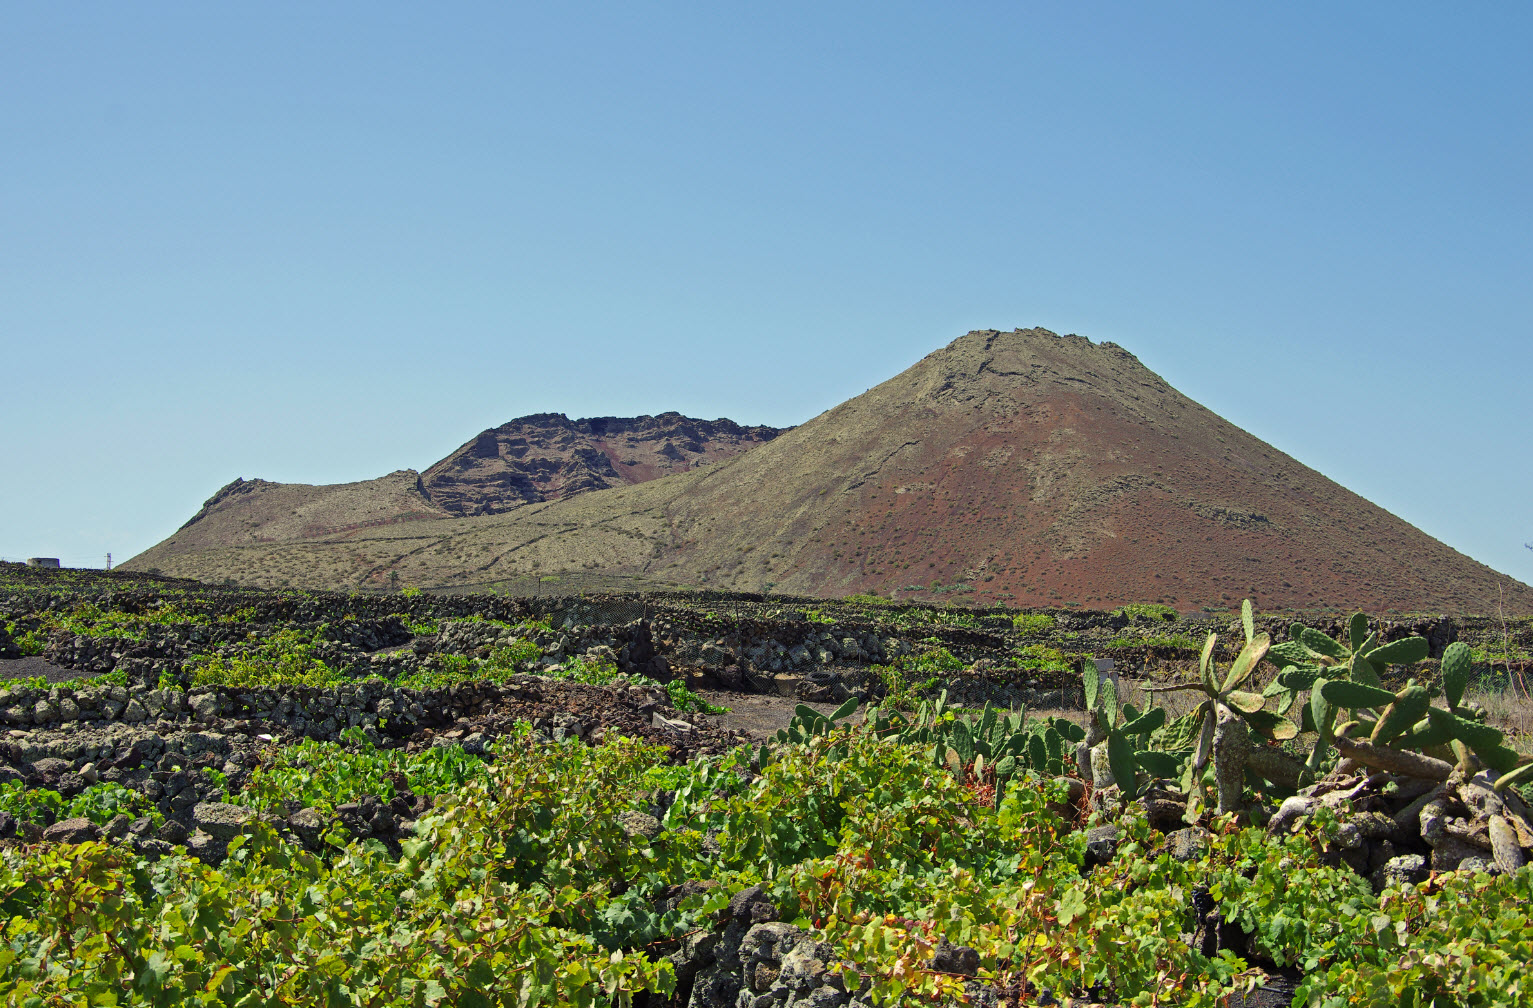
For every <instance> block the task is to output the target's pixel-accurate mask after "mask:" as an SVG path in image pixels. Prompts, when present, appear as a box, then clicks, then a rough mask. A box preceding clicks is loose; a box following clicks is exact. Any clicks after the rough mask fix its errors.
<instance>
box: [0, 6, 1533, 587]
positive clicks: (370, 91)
mask: <svg viewBox="0 0 1533 1008" xmlns="http://www.w3.org/2000/svg"><path fill="white" fill-rule="evenodd" d="M0 12H3V20H0V95H3V96H4V97H3V98H0V136H3V137H4V140H3V149H4V156H3V157H0V345H3V351H4V354H3V358H0V359H3V360H4V362H5V368H4V372H3V375H4V387H3V392H0V555H4V556H6V557H17V556H27V555H34V554H44V555H57V556H61V557H63V558H64V559H65V561H66V562H75V563H81V564H84V563H86V562H92V561H94V560H95V559H96V558H97V557H99V555H101V554H104V553H105V552H107V551H108V550H110V551H111V552H112V553H113V554H114V555H115V556H116V558H117V559H119V560H120V559H125V558H126V557H128V556H130V555H132V554H133V553H136V552H138V551H139V550H142V549H144V548H146V547H148V546H149V545H151V544H152V543H154V542H156V541H158V540H159V539H161V538H163V537H164V536H165V535H167V534H168V533H170V532H171V531H172V530H173V529H174V528H175V527H176V526H177V525H179V524H180V523H181V522H182V521H184V520H185V519H186V518H187V517H188V516H190V514H191V513H192V512H193V511H195V510H196V508H197V507H198V506H199V505H200V503H201V502H202V501H203V500H204V499H205V498H206V497H207V496H209V495H210V494H211V493H212V492H213V491H214V490H216V489H217V488H218V487H220V486H222V485H223V484H224V483H227V482H228V481H230V480H231V479H233V478H234V477H236V476H245V477H257V476H259V477H262V478H266V479H272V480H282V481H296V482H339V481H345V480H353V479H363V478H369V477H372V476H377V475H380V474H382V473H385V472H388V471H390V470H393V469H397V468H405V467H413V468H424V467H425V466H426V465H428V464H430V463H431V462H433V461H435V460H436V459H438V458H440V457H441V456H442V455H444V454H446V453H447V452H448V451H450V450H452V449H453V448H455V447H456V446H457V445H459V444H460V443H462V442H463V441H465V440H467V439H468V438H469V437H471V436H472V435H473V434H474V433H476V432H477V431H479V430H481V429H483V428H485V427H489V426H494V425H496V424H499V423H501V422H503V421H505V420H507V419H510V418H512V417H515V416H519V415H522V414H525V413H531V412H539V411H558V412H565V413H568V414H570V415H571V416H586V415H614V414H615V415H633V414H637V413H655V412H661V411H664V410H668V409H675V410H680V411H682V412H684V413H688V414H692V415H697V416H703V417H710V418H711V417H717V416H728V417H731V418H733V419H736V420H740V421H743V422H750V423H769V424H778V425H786V424H791V423H796V422H801V421H803V420H805V419H807V418H809V417H811V416H813V415H815V414H816V413H818V412H820V411H821V410H824V409H827V408H829V407H830V406H833V405H835V404H836V403H837V402H840V401H841V400H843V399H845V398H847V397H849V396H852V395H855V394H857V393H860V392H862V391H863V390H864V389H866V388H868V387H870V386H872V385H874V384H876V383H877V382H879V381H881V380H883V379H884V378H886V377H888V376H889V375H891V374H893V373H895V372H897V371H899V370H901V369H903V368H904V367H905V366H907V365H908V364H910V363H912V362H913V361H914V360H916V359H917V358H919V357H920V356H922V355H924V354H925V353H928V352H929V351H931V350H932V349H935V348H936V347H938V346H941V345H942V344H945V343H947V342H948V341H950V340H952V339H953V338H955V337H957V336H959V335H961V334H962V333H964V332H965V331H967V330H969V329H974V328H1003V329H1010V328H1014V327H1018V326H1032V325H1042V326H1046V327H1048V328H1050V329H1054V330H1056V331H1058V332H1076V333H1080V334H1081V335H1085V336H1089V337H1091V338H1092V339H1095V340H1113V341H1115V342H1117V343H1120V344H1122V345H1123V346H1124V347H1126V348H1128V349H1129V350H1130V351H1132V352H1133V353H1135V354H1136V355H1137V356H1138V357H1139V358H1140V359H1141V360H1142V361H1143V362H1144V363H1145V364H1146V365H1148V366H1149V367H1151V368H1152V369H1154V370H1156V371H1158V372H1159V373H1160V374H1161V375H1163V376H1164V377H1165V378H1166V379H1167V380H1168V381H1170V382H1171V383H1172V384H1173V385H1175V386H1177V387H1178V388H1179V389H1181V390H1182V391H1183V392H1185V393H1186V394H1188V395H1190V396H1192V397H1193V398H1194V399H1197V400H1199V401H1200V402H1202V403H1204V404H1205V405H1207V406H1209V407H1210V408H1212V409H1214V410H1215V411H1217V412H1219V413H1221V414H1222V415H1224V416H1225V417H1227V418H1228V419H1230V420H1231V421H1233V422H1235V423H1237V424H1239V425H1241V426H1243V427H1245V428H1246V429H1248V430H1250V431H1251V432H1252V433H1254V434H1256V435H1257V436H1259V437H1262V438H1264V439H1266V440H1267V441H1270V442H1271V443H1272V444H1274V445H1276V446H1277V447H1279V448H1281V449H1282V450H1284V451H1286V452H1288V453H1290V454H1292V455H1294V456H1295V457H1297V458H1298V459H1299V460H1300V461H1302V462H1305V463H1306V464H1308V465H1311V466H1313V467H1314V468H1316V469H1318V470H1320V471H1321V472H1323V473H1325V474H1326V475H1327V476H1330V477H1332V478H1333V479H1335V480H1337V481H1338V482H1340V483H1342V484H1343V485H1345V486H1347V487H1349V488H1350V489H1352V490H1355V491H1357V492H1358V493H1361V494H1362V495H1364V496H1366V497H1368V498H1370V499H1372V500H1373V501H1375V502H1377V503H1378V504H1380V505H1382V506H1384V507H1386V508H1388V509H1390V510H1392V511H1394V512H1395V513H1397V514H1399V515H1401V516H1402V517H1404V518H1406V519H1407V520H1409V521H1411V522H1413V523H1414V524H1416V525H1418V526H1419V527H1421V528H1422V529H1424V530H1426V531H1427V532H1429V533H1431V534H1432V535H1435V536H1437V537H1438V538H1440V539H1442V540H1443V541H1445V542H1447V543H1449V544H1450V545H1452V546H1454V547H1456V548H1458V549H1460V550H1462V551H1464V552H1466V553H1468V554H1469V555H1471V556H1473V557H1475V558H1477V559H1479V560H1482V561H1484V562H1486V563H1488V564H1490V565H1491V566H1493V567H1496V568H1497V569H1499V570H1502V571H1505V572H1506V573H1508V574H1511V575H1513V576H1515V577H1517V578H1519V579H1521V580H1523V581H1533V550H1528V549H1525V548H1524V547H1523V543H1524V542H1533V504H1530V501H1533V471H1530V465H1529V461H1530V452H1529V444H1530V443H1533V437H1530V435H1533V429H1530V428H1533V408H1530V407H1529V405H1528V386H1529V380H1530V375H1533V366H1530V365H1533V349H1530V346H1529V343H1530V336H1533V326H1530V320H1533V284H1530V283H1529V279H1530V276H1533V269H1530V267H1533V220H1530V209H1533V186H1530V185H1529V183H1528V180H1529V179H1530V178H1533V108H1530V106H1533V61H1529V60H1528V59H1527V57H1526V54H1527V52H1528V51H1529V50H1530V47H1533V8H1528V7H1526V6H1525V5H1500V6H1492V5H1482V6H1476V7H1472V8H1457V9H1452V10H1450V9H1447V8H1443V7H1442V6H1441V5H1427V4H1410V3H1402V4H1394V5H1383V4H1354V5H1334V4H1286V5H1261V6H1258V5H1249V4H1240V5H1236V4H1199V3H1186V4H1177V5H1153V6H1152V5H1145V4H1126V3H1125V4H1091V5H1087V4H1052V5H1042V4H1020V3H1006V4H960V5H938V4H901V3H879V4H823V3H816V4H792V3H777V4H771V5H766V4H761V5H753V6H752V7H750V8H747V7H746V6H744V5H734V4H688V5H684V4H664V5H657V4H645V3H629V4H623V5H613V4H596V5H587V4H579V3H566V4H557V5H554V4H544V5H525V6H516V5H505V4H474V3H460V4H453V5H439V4H438V5H425V4H395V3H380V2H369V3H365V4H364V3H352V4H347V3H330V4H323V5H314V4H281V3H265V4H260V5H247V6H246V7H244V8H236V7H234V6H233V5H210V4H154V3H139V4H131V5H129V4H108V3H89V2H82V3H73V4H68V5H59V4H53V5H43V4H37V5H24V4H16V3H12V4H5V5H4V6H3V7H0Z"/></svg>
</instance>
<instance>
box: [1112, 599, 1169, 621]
mask: <svg viewBox="0 0 1533 1008" xmlns="http://www.w3.org/2000/svg"><path fill="white" fill-rule="evenodd" d="M1112 614H1113V615H1114V616H1126V617H1128V618H1129V619H1134V618H1135V617H1137V616H1143V617H1144V618H1146V619H1151V620H1166V621H1168V622H1169V621H1170V620H1174V619H1176V618H1177V617H1178V616H1179V615H1181V614H1180V613H1178V612H1177V610H1176V606H1168V605H1159V604H1157V603H1154V602H1135V603H1133V604H1131V605H1126V606H1119V607H1118V608H1117V609H1114V610H1113V611H1112Z"/></svg>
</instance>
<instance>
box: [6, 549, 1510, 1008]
mask: <svg viewBox="0 0 1533 1008" xmlns="http://www.w3.org/2000/svg"><path fill="white" fill-rule="evenodd" d="M1530 645H1533V624H1529V623H1528V622H1527V621H1520V622H1519V621H1505V622H1503V621H1500V620H1491V619H1465V618H1458V619H1450V618H1447V617H1441V616H1428V615H1422V616H1410V617H1395V618H1390V619H1385V620H1381V619H1370V618H1369V617H1367V616H1365V615H1363V614H1357V615H1353V616H1351V617H1350V618H1348V617H1347V616H1346V615H1345V614H1329V613H1283V614H1277V613H1261V612H1258V611H1255V610H1253V609H1252V607H1251V606H1250V605H1249V604H1248V605H1247V606H1245V607H1244V608H1243V610H1241V611H1238V612H1229V613H1199V614H1193V615H1187V614H1180V613H1176V612H1174V611H1171V610H1166V609H1164V608H1162V607H1157V606H1139V607H1126V608H1124V609H1120V610H1117V611H1115V612H1112V613H1104V612H1094V613H1093V612H1077V611H1072V610H1070V609H1065V608H1061V609H1059V610H1049V611H1032V612H1025V613H1019V612H1016V611H1008V610H1002V609H992V610H981V609H961V608H943V607H940V606H913V605H901V604H895V603H893V602H891V601H890V600H887V599H880V598H877V597H873V596H862V597H853V598H850V599H846V600H841V601H827V600H823V599H791V598H780V597H762V596H752V595H738V594H734V595H731V594H725V593H664V594H654V595H642V596H641V595H633V596H589V597H564V598H558V597H553V598H547V597H546V598H530V599H529V598H520V599H510V598H501V597H495V596H447V595H431V594H422V593H418V592H406V593H398V594H387V595H385V594H357V595H342V594H330V593H305V592H296V591H255V590H247V589H237V588H233V587H227V588H223V587H217V586H209V585H203V584H198V583H195V582H188V581H178V580H174V579H167V578H153V577H147V576H131V575H116V574H105V573H100V572H95V573H89V574H87V573H84V572H72V571H53V572H47V571H37V570H33V569H27V568H20V567H18V566H16V565H3V566H0V674H8V675H9V678H8V680H4V681H0V685H3V686H5V687H6V688H4V689H3V690H0V721H3V722H4V725H3V730H4V732H5V734H4V736H3V737H0V847H3V851H0V900H3V904H4V906H3V919H4V921H5V929H6V930H5V936H4V941H3V943H0V990H3V991H4V992H5V995H6V998H7V1001H6V1003H8V1004H16V1005H38V1006H44V1005H165V1006H170V1005H178V1006H179V1005H226V1006H235V1005H238V1006H258V1005H259V1006H279V1005H292V1006H315V1005H325V1006H331V1005H333V1006H364V1005H365V1006H378V1008H383V1006H405V1005H411V1006H416V1005H419V1006H426V1005H462V1006H492V1005H504V1006H529V1008H530V1006H534V1005H559V1004H575V1005H582V1006H583V1005H592V1004H603V1005H606V1004H613V1005H638V1006H642V1008H662V1006H665V1008H673V1006H674V1008H682V1006H687V1008H838V1006H843V1005H887V1004H937V1003H943V1004H955V1003H969V1004H976V1005H981V1006H987V1008H989V1006H993V1008H1001V1006H1003V1005H1034V1004H1041V1005H1048V1004H1060V1005H1064V1004H1072V1005H1092V1004H1101V1005H1226V1004H1229V1005H1241V1004H1245V1005H1256V1004H1261V1005H1279V1004H1281V1005H1288V1004H1292V1005H1316V1006H1333V1005H1334V1006H1340V1005H1379V1006H1384V1005H1406V1006H1423V1008H1424V1006H1439V1005H1441V1006H1447V1005H1485V1006H1492V1005H1494V1006H1501V1005H1508V1006H1509V1005H1533V969H1530V967H1529V963H1530V962H1533V910H1530V906H1533V868H1530V867H1528V866H1527V860H1528V858H1529V856H1530V855H1533V818H1530V813H1529V801H1530V798H1533V793H1530V792H1533V759H1530V758H1529V756H1528V751H1529V748H1530V746H1529V740H1528V727H1529V726H1528V724H1527V723H1526V721H1525V720H1519V718H1521V717H1522V715H1521V714H1520V713H1519V712H1520V711H1521V710H1523V709H1525V708H1524V707H1519V704H1520V703H1523V702H1525V701H1526V699H1527V694H1526V678H1525V677H1526V675H1527V672H1528V657H1527V649H1528V648H1529V646H1530ZM762 698H769V699H770V700H771V701H772V703H774V704H776V706H775V707H773V708H771V709H773V710H780V711H781V717H780V718H779V719H778V722H777V723H774V724H773V725H772V726H771V727H770V729H769V730H763V729H760V728H759V727H758V726H753V725H751V724H747V723H746V722H745V721H744V720H742V719H741V715H740V714H739V712H738V711H731V710H730V709H729V708H731V707H738V708H739V709H740V710H742V711H743V710H744V709H745V708H746V707H747V705H748V702H755V701H758V700H761V699H762Z"/></svg>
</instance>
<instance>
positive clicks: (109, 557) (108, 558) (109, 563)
mask: <svg viewBox="0 0 1533 1008" xmlns="http://www.w3.org/2000/svg"><path fill="white" fill-rule="evenodd" d="M106 569H107V570H111V569H112V554H110V553H108V554H107V555H106Z"/></svg>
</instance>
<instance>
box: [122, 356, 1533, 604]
mask: <svg viewBox="0 0 1533 1008" xmlns="http://www.w3.org/2000/svg"><path fill="white" fill-rule="evenodd" d="M389 478H392V477H389ZM210 504H211V502H210ZM205 510H206V509H205ZM403 514H404V513H403V512H401V516H403ZM204 521H206V519H205V520H204ZM193 528H195V526H193ZM186 531H188V530H183V532H178V533H177V534H176V535H175V536H173V537H172V538H171V539H170V540H167V541H166V542H165V543H162V544H160V545H159V546H156V547H154V548H153V549H152V550H150V551H148V552H147V553H145V554H143V555H141V556H140V557H136V558H135V559H134V560H133V561H132V562H131V563H132V565H133V566H134V567H137V568H139V569H148V568H158V569H160V570H163V571H164V572H165V573H168V574H179V575H185V576H193V577H201V578H214V579H221V578H223V577H233V578H235V579H236V580H239V581H245V582H252V583H259V584H272V583H281V582H283V581H284V580H285V581H287V582H288V583H291V584H308V585H316V586H325V587H336V588H340V587H348V586H352V587H355V586H363V587H366V586H380V587H383V586H387V585H389V584H419V585H452V586H463V587H466V586H471V585H482V586H493V585H517V584H520V585H526V584H528V583H534V582H536V581H537V580H538V579H549V578H561V579H563V580H564V582H565V583H566V584H574V585H581V586H585V585H592V586H594V585H598V584H618V585H621V584H648V585H658V584H676V585H693V586H698V585H702V586H715V587H727V588H733V589H742V590H775V591H784V592H793V593H800V594H821V595H841V594H846V593H851V592H863V591H875V592H880V593H884V594H889V593H900V594H902V595H910V594H916V593H918V592H920V593H926V594H929V593H930V592H932V591H938V592H941V593H952V592H956V593H957V597H960V598H964V599H969V600H972V601H975V602H989V603H996V602H1006V603H1011V604H1015V605H1024V604H1043V605H1047V604H1059V603H1060V602H1061V601H1071V602H1077V603H1080V604H1083V605H1087V606H1093V607H1100V606H1109V605H1115V604H1120V603H1124V602H1143V601H1160V602H1165V603H1169V604H1172V605H1176V606H1179V607H1182V608H1194V607H1197V606H1201V605H1214V606H1226V605H1229V604H1231V603H1238V601H1239V599H1241V598H1242V597H1246V596H1251V597H1254V598H1255V599H1256V600H1257V601H1258V603H1259V605H1261V606H1262V607H1263V608H1266V609H1269V610H1270V609H1278V608H1285V607H1293V608H1312V607H1319V606H1336V607H1343V608H1350V607H1363V608H1368V609H1372V610H1378V611H1384V610H1434V611H1438V610H1440V611H1451V612H1461V611H1469V612H1488V611H1494V610H1495V609H1496V606H1497V602H1498V586H1500V587H1501V588H1503V589H1504V591H1505V599H1506V605H1507V608H1508V611H1509V612H1520V613H1525V612H1533V589H1530V588H1529V587H1528V586H1526V585H1523V584H1521V583H1520V582H1516V581H1513V580H1511V579H1510V578H1507V577H1505V576H1504V575H1501V574H1498V573H1497V572H1495V571H1493V570H1491V569H1490V568H1488V567H1485V566H1484V565H1482V564H1480V563H1477V562H1475V561H1473V560H1471V559H1469V558H1468V557H1466V556H1464V555H1462V554H1460V553H1458V552H1456V551H1454V550H1452V549H1450V548H1449V547H1447V546H1445V545H1444V544H1442V543H1441V542H1438V541H1437V540H1435V539H1433V538H1431V537H1430V536H1428V535H1426V534H1425V533H1423V532H1421V531H1420V530H1419V529H1416V528H1415V527H1413V526H1411V525H1409V524H1407V523H1406V522H1404V521H1402V520H1401V519H1399V518H1397V517H1395V516H1394V515H1391V514H1389V513H1388V512H1386V511H1384V510H1382V509H1381V508H1378V507H1376V506H1374V505H1373V504H1370V503H1369V502H1368V501H1366V500H1364V499H1363V498H1361V497H1359V496H1357V495H1356V494H1353V493H1351V492H1350V491H1348V490H1346V489H1345V488H1343V487H1341V486H1339V485H1337V484H1336V483H1334V482H1333V481H1331V480H1328V479H1326V478H1325V477H1324V476H1322V475H1320V474H1319V473H1317V472H1315V471H1314V470H1312V469H1309V468H1307V467H1306V466H1304V465H1302V464H1300V463H1299V462H1297V461H1295V460H1294V459H1292V458H1290V457H1289V456H1287V455H1284V454H1283V453H1282V452H1279V451H1277V450H1276V449H1274V448H1273V447H1272V446H1270V445H1268V444H1266V443H1264V442H1262V441H1260V440H1258V439H1256V438H1254V437H1252V436H1251V435H1249V434H1247V433H1246V432H1244V431H1242V430H1240V429H1239V428H1237V427H1235V426H1233V425H1232V424H1230V423H1228V422H1227V421H1225V420H1223V419H1221V418H1220V417H1218V416H1217V415H1215V414H1213V413H1212V412H1210V411H1209V410H1207V409H1205V408H1203V407H1202V406H1199V405H1198V404H1197V403H1195V402H1193V401H1191V400H1190V399H1188V398H1187V397H1185V396H1183V395H1181V394H1180V393H1179V392H1177V391H1176V390H1175V389H1173V388H1171V387H1170V386H1169V385H1167V384H1166V383H1165V382H1164V381H1163V380H1162V379H1160V378H1159V377H1158V376H1157V375H1155V374H1154V373H1153V372H1151V371H1149V370H1148V369H1146V368H1145V367H1144V366H1143V365H1141V364H1140V363H1139V361H1138V360H1137V359H1135V358H1134V356H1133V355H1132V354H1130V353H1129V352H1128V351H1126V350H1124V349H1122V348H1121V347H1118V346H1116V345H1114V344H1111V343H1101V344H1093V343H1092V342H1091V341H1089V340H1087V339H1085V338H1083V337H1079V336H1057V335H1055V334H1053V333H1051V332H1048V331H1047V330H1043V329H1032V330H1017V331H1015V332H997V331H982V332H972V333H969V334H968V335H966V336H964V337H962V338H960V339H958V340H955V341H954V342H953V343H951V344H949V345H948V346H946V347H944V348H942V349H941V350H938V351H936V352H935V353H932V354H930V355H928V356H927V357H926V358H924V359H922V360H921V361H919V362H917V363H916V364H915V365H914V366H912V367H911V368H909V369H907V370H906V371H904V372H902V373H901V374H899V375H896V376H895V377H893V378H891V379H889V380H888V381H886V382H884V383H883V384H881V385H879V386H877V387H876V388H873V389H871V390H869V391H868V392H866V393H864V394H863V395H860V396H857V397H856V398H854V399H851V400H849V401H847V402H845V403H842V404H841V405H839V406H837V407H835V408H834V409H832V410H830V411H828V412H826V413H823V414H821V415H820V416H818V417H815V418H814V419H813V420H811V421H809V422H808V423H805V424H803V425H802V426H799V427H797V428H794V429H792V430H790V431H787V432H785V433H783V434H782V435H780V436H778V437H776V438H774V439H772V440H770V441H767V442H766V443H763V444H760V445H758V446H757V447H754V448H751V449H750V450H748V451H745V452H743V453H741V454H739V455H736V456H735V457H733V458H730V459H728V460H727V461H724V462H721V463H719V464H716V465H711V466H708V467H705V468H701V469H694V470H692V471H688V472H680V473H676V474H673V475H669V476H665V477H664V478H661V479H655V480H652V481H649V482H644V483H639V484H637V485H633V486H621V487H616V488H613V489H606V490H601V491H599V492H592V493H582V494H579V495H578V496H573V497H569V498H567V499H563V500H556V501H552V502H546V503H536V504H530V505H526V506H522V507H516V508H513V509H512V510H509V511H506V512H504V513H501V514H490V515H481V516H476V517H463V518H440V519H435V520H432V519H430V518H429V517H424V516H423V517H415V516H410V520H408V521H403V520H399V521H395V522H394V523H393V524H391V525H382V526H363V527H359V528H356V529H349V530H345V531H339V532H328V533H323V534H307V533H305V534H301V535H297V536H294V537H292V538H289V539H287V540H284V541H282V542H271V543H251V542H247V541H240V540H238V539H236V538H232V537H231V538H230V539H229V540H228V541H226V542H224V543H222V544H215V543H213V542H212V541H198V540H197V539H196V537H191V536H188V537H185V538H183V536H184V533H185V532H186ZM204 540H207V537H204ZM950 597H951V596H950Z"/></svg>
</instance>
